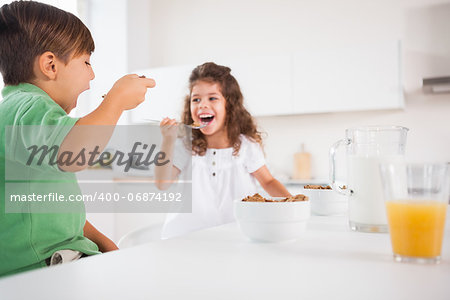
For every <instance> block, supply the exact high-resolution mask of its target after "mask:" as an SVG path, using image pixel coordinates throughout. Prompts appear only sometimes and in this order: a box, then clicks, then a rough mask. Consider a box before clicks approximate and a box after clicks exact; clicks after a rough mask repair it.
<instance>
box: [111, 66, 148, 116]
mask: <svg viewBox="0 0 450 300" xmlns="http://www.w3.org/2000/svg"><path fill="white" fill-rule="evenodd" d="M153 87H155V81H154V80H153V79H151V78H145V77H139V76H138V75H136V74H129V75H125V76H123V77H122V78H120V79H119V80H117V81H116V83H114V85H113V87H112V88H111V90H110V91H109V92H108V94H107V95H106V97H105V100H104V101H113V102H114V104H115V105H117V106H119V108H121V109H122V110H129V109H133V108H135V107H136V106H138V105H139V104H141V103H142V102H143V101H144V100H145V93H146V92H147V89H148V88H153Z"/></svg>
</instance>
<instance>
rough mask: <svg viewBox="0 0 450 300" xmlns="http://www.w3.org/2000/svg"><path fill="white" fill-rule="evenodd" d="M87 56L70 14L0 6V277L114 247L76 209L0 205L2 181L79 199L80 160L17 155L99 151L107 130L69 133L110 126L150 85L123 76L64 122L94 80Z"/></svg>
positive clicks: (86, 42) (86, 36) (81, 30)
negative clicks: (35, 160)
mask: <svg viewBox="0 0 450 300" xmlns="http://www.w3.org/2000/svg"><path fill="white" fill-rule="evenodd" d="M93 51H94V41H93V40H92V37H91V34H90V32H89V30H88V29H87V27H86V26H85V25H84V24H83V23H82V22H81V21H80V20H79V19H78V18H77V17H75V16H74V15H72V14H70V13H67V12H65V11H62V10H60V9H57V8H55V7H52V6H49V5H45V4H42V3H38V2H31V1H30V2H28V1H23V2H22V1H19V2H13V3H11V4H9V5H4V6H2V7H1V8H0V72H1V73H2V76H3V81H4V83H5V88H4V89H3V91H2V96H3V101H1V102H0V276H2V275H6V274H13V273H17V272H21V271H25V270H30V269H35V268H39V267H44V266H47V265H48V263H49V259H50V257H52V255H53V254H54V253H55V252H56V251H61V250H62V251H66V250H68V251H69V252H73V253H80V255H93V254H97V253H99V251H100V252H107V251H112V250H116V249H117V246H116V245H115V244H114V243H113V242H112V241H111V240H110V239H108V238H107V237H106V236H104V235H103V234H102V233H100V232H99V231H98V230H97V229H95V228H94V227H93V226H92V225H91V224H90V223H89V222H88V221H87V220H86V218H85V213H84V209H82V211H81V212H79V213H37V212H34V211H33V210H32V207H33V206H32V204H27V205H25V206H23V207H22V212H18V213H17V212H16V213H9V212H8V211H7V209H6V207H7V206H6V205H5V204H6V203H7V201H9V200H10V195H9V194H8V193H10V191H9V192H8V191H7V189H6V187H7V186H12V185H8V184H12V183H10V182H13V183H14V182H16V183H17V182H19V183H20V187H21V188H20V192H22V193H25V194H28V195H30V194H32V193H34V192H36V191H39V185H42V181H44V182H45V181H47V182H49V183H50V184H51V183H52V182H53V183H54V185H53V186H54V191H58V192H61V193H66V194H67V193H71V194H74V193H75V194H77V193H78V194H79V193H80V190H79V187H78V185H77V183H76V178H75V175H74V173H73V172H76V171H80V170H82V169H84V168H86V167H87V163H86V162H84V163H83V162H82V163H79V164H70V165H69V164H63V163H61V162H60V160H57V161H58V163H57V164H56V165H52V164H50V163H49V161H47V160H46V161H44V163H43V164H40V165H38V167H36V165H33V164H31V165H30V164H27V162H26V161H25V160H24V159H23V158H24V157H23V156H21V155H19V153H21V152H23V151H24V149H26V147H27V146H30V145H33V144H35V145H48V146H52V145H56V146H58V147H59V151H58V152H57V158H58V159H59V158H60V156H61V155H62V154H63V153H64V152H65V151H70V152H72V153H80V151H81V150H82V149H93V147H94V145H100V146H104V145H106V143H107V142H108V140H109V138H110V136H111V134H112V131H111V132H109V133H107V134H102V135H96V134H94V133H92V134H90V133H89V132H87V133H86V130H85V131H83V134H81V135H80V134H79V133H78V134H77V133H76V129H77V128H82V127H83V125H111V127H113V126H114V125H116V123H117V121H118V119H119V117H120V115H121V114H122V112H123V111H124V110H128V109H132V108H135V107H136V106H137V105H139V104H140V103H141V102H142V101H143V100H144V99H145V93H146V91H147V88H151V87H154V85H155V83H154V81H153V80H152V79H147V78H140V77H139V76H137V75H135V74H131V75H126V76H124V77H122V78H121V79H119V80H118V81H117V82H116V83H115V84H114V86H113V87H112V89H111V90H110V91H109V92H108V94H107V95H106V96H105V99H104V101H103V102H102V103H101V104H100V106H99V107H98V108H97V109H96V110H94V111H93V112H92V113H90V114H88V115H87V116H85V117H82V118H79V119H78V118H71V117H69V116H68V115H67V114H68V113H69V112H70V111H71V110H72V109H73V108H74V107H75V106H76V103H77V98H78V96H79V95H80V94H81V93H82V92H83V91H85V90H87V89H89V82H90V81H91V80H92V79H94V72H93V70H92V68H91V65H90V63H89V61H90V55H91V53H92V52H93ZM28 125H34V126H28ZM49 126H50V127H51V129H50V130H49V129H48V127H49ZM33 128H42V130H37V131H36V130H34V131H33ZM103 133H104V131H103ZM100 150H101V148H100ZM61 161H62V160H61ZM42 179H43V180H42ZM50 186H51V185H50ZM7 195H8V197H7ZM83 208H84V206H83ZM24 210H25V211H24Z"/></svg>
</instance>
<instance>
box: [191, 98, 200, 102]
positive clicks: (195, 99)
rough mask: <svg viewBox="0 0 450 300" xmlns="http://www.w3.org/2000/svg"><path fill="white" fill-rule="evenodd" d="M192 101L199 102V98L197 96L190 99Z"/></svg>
mask: <svg viewBox="0 0 450 300" xmlns="http://www.w3.org/2000/svg"><path fill="white" fill-rule="evenodd" d="M192 102H200V99H199V98H194V99H192Z"/></svg>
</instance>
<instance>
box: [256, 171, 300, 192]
mask: <svg viewBox="0 0 450 300" xmlns="http://www.w3.org/2000/svg"><path fill="white" fill-rule="evenodd" d="M252 175H253V176H255V178H256V179H257V180H258V181H259V184H261V186H262V187H263V189H264V190H265V191H266V192H267V193H269V195H270V196H272V197H290V196H292V195H291V193H289V192H288V190H287V189H286V188H285V187H284V185H282V184H281V182H279V181H278V180H276V179H275V178H274V177H273V176H272V174H270V171H269V169H267V167H266V166H265V165H264V166H262V167H261V168H259V169H258V170H256V171H255V172H253V173H252Z"/></svg>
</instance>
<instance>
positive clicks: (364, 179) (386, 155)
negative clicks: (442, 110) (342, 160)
mask: <svg viewBox="0 0 450 300" xmlns="http://www.w3.org/2000/svg"><path fill="white" fill-rule="evenodd" d="M408 130H409V129H408V128H405V127H401V126H368V127H358V128H350V129H347V130H346V138H345V139H342V140H339V141H337V142H336V143H335V144H334V145H333V146H331V148H330V181H331V186H332V188H333V190H334V191H336V192H338V193H341V194H344V195H347V196H348V201H349V202H348V206H349V211H348V216H349V225H350V228H351V229H352V230H354V231H362V232H388V226H387V218H386V209H385V207H384V202H383V192H382V190H383V189H382V183H381V177H380V171H379V164H380V163H382V162H383V163H384V162H397V161H402V160H403V159H404V155H405V144H406V134H407V132H408ZM341 146H346V151H347V154H346V157H347V182H346V184H345V187H344V186H339V185H338V184H337V183H336V161H335V154H336V150H337V149H338V148H339V147H341Z"/></svg>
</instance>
